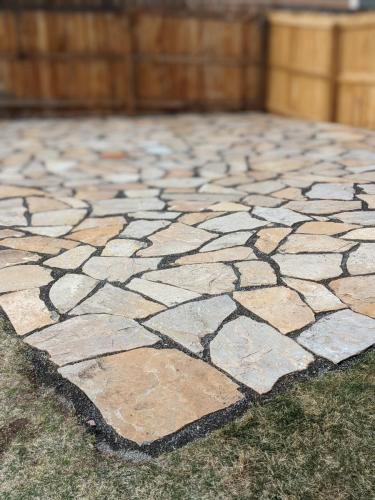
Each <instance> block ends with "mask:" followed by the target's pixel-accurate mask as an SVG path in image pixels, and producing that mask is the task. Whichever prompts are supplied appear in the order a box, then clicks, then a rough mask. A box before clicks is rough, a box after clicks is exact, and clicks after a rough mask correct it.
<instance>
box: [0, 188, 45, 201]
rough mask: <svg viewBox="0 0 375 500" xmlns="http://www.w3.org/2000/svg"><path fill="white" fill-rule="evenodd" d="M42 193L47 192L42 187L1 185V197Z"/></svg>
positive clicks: (43, 194)
mask: <svg viewBox="0 0 375 500" xmlns="http://www.w3.org/2000/svg"><path fill="white" fill-rule="evenodd" d="M32 195H42V196H45V193H43V191H41V190H40V189H33V188H27V187H19V186H0V198H16V197H18V196H32Z"/></svg>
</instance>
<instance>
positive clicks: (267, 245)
mask: <svg viewBox="0 0 375 500" xmlns="http://www.w3.org/2000/svg"><path fill="white" fill-rule="evenodd" d="M291 231H292V230H291V229H289V228H283V227H274V228H269V229H261V230H260V231H258V233H257V236H258V239H257V241H256V242H255V247H256V248H257V249H258V250H259V251H260V252H263V253H267V254H269V253H271V252H273V251H274V250H276V248H277V247H278V246H279V243H280V241H282V240H283V239H284V238H286V237H287V236H288V234H290V233H291Z"/></svg>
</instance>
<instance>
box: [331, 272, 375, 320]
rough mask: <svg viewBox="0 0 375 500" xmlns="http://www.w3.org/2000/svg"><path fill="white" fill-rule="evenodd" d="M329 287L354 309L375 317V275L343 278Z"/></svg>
mask: <svg viewBox="0 0 375 500" xmlns="http://www.w3.org/2000/svg"><path fill="white" fill-rule="evenodd" d="M329 287H330V288H331V290H332V291H333V292H334V293H335V295H337V297H339V298H340V299H341V300H342V301H343V302H344V303H345V304H347V305H348V306H349V307H350V308H351V309H353V311H356V312H359V313H362V314H366V315H367V316H371V317H373V318H375V275H370V276H353V277H347V278H341V279H338V280H335V281H331V282H330V284H329Z"/></svg>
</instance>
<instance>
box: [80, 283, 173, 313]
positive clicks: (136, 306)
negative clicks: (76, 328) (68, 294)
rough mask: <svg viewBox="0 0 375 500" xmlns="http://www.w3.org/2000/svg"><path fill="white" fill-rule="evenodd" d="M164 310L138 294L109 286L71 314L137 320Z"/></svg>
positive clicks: (159, 305)
mask: <svg viewBox="0 0 375 500" xmlns="http://www.w3.org/2000/svg"><path fill="white" fill-rule="evenodd" d="M164 309H165V307H164V306H162V305H161V304H156V303H155V302H151V301H150V300H147V299H144V298H143V297H142V296H141V295H138V293H134V292H129V291H127V290H122V289H121V288H117V287H115V286H112V285H109V284H107V285H105V286H104V287H103V288H101V289H100V290H98V291H97V292H96V293H95V294H94V295H92V296H91V297H89V298H88V299H86V300H85V301H84V302H82V303H81V304H80V305H79V306H77V307H75V308H74V309H73V311H71V314H74V315H77V314H87V313H107V314H114V315H117V316H124V318H130V319H136V318H146V317H147V316H150V315H151V314H156V313H158V312H160V311H163V310H164Z"/></svg>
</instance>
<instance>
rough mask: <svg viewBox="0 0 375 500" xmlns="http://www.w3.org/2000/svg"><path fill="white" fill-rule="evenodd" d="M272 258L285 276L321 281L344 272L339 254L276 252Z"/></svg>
mask: <svg viewBox="0 0 375 500" xmlns="http://www.w3.org/2000/svg"><path fill="white" fill-rule="evenodd" d="M272 258H273V260H274V261H275V262H276V263H277V264H278V265H279V267H280V270H281V274H282V275H284V276H291V277H293V278H301V279H308V280H315V281H321V280H324V279H327V278H335V277H337V276H340V274H342V269H341V262H342V256H341V255H339V254H313V253H312V254H309V255H307V254H284V255H282V254H276V255H275V256H273V257H272Z"/></svg>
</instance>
